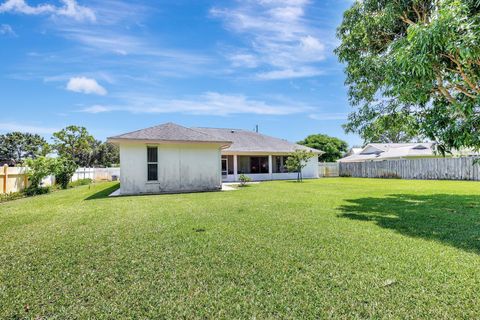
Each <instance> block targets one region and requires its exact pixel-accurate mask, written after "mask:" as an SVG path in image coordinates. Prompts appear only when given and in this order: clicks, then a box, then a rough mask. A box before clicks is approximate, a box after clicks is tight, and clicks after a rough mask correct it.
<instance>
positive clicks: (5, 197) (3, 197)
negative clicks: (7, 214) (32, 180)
mask: <svg viewBox="0 0 480 320" xmlns="http://www.w3.org/2000/svg"><path fill="white" fill-rule="evenodd" d="M23 197H25V194H24V193H23V192H10V193H5V194H0V203H1V202H6V201H11V200H16V199H20V198H23Z"/></svg>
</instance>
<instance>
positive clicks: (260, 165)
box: [238, 156, 268, 174]
mask: <svg viewBox="0 0 480 320" xmlns="http://www.w3.org/2000/svg"><path fill="white" fill-rule="evenodd" d="M238 173H239V174H242V173H268V157H247V156H239V157H238Z"/></svg>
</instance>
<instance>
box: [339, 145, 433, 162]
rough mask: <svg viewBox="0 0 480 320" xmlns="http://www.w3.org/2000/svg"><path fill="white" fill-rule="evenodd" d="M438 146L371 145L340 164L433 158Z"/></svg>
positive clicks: (343, 159)
mask: <svg viewBox="0 0 480 320" xmlns="http://www.w3.org/2000/svg"><path fill="white" fill-rule="evenodd" d="M435 146H436V144H435V143H433V142H427V143H370V144H368V145H366V146H365V147H364V148H363V149H362V151H361V152H360V153H356V154H352V155H350V156H348V157H345V158H342V159H340V160H338V162H361V161H367V160H385V159H398V158H412V157H431V156H435V155H436V148H435Z"/></svg>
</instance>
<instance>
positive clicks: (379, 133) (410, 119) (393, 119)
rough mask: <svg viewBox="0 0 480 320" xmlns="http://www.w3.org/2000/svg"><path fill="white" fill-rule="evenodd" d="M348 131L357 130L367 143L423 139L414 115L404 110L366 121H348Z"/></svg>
mask: <svg viewBox="0 0 480 320" xmlns="http://www.w3.org/2000/svg"><path fill="white" fill-rule="evenodd" d="M343 128H344V129H345V131H347V132H357V133H358V134H360V137H362V139H363V141H364V143H365V144H368V143H405V142H414V141H418V140H422V139H421V138H422V137H421V136H420V133H419V130H418V123H417V121H416V119H415V117H414V116H412V115H410V114H406V113H404V112H399V113H393V114H389V115H381V116H378V117H376V118H375V119H374V120H371V121H367V122H366V123H362V122H355V123H352V122H350V123H347V124H346V125H344V126H343Z"/></svg>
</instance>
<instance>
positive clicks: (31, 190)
mask: <svg viewBox="0 0 480 320" xmlns="http://www.w3.org/2000/svg"><path fill="white" fill-rule="evenodd" d="M50 191H52V188H51V187H38V186H34V185H31V186H30V187H28V188H26V189H25V190H24V191H23V193H24V194H25V195H26V196H27V197H31V196H38V195H41V194H46V193H50Z"/></svg>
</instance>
